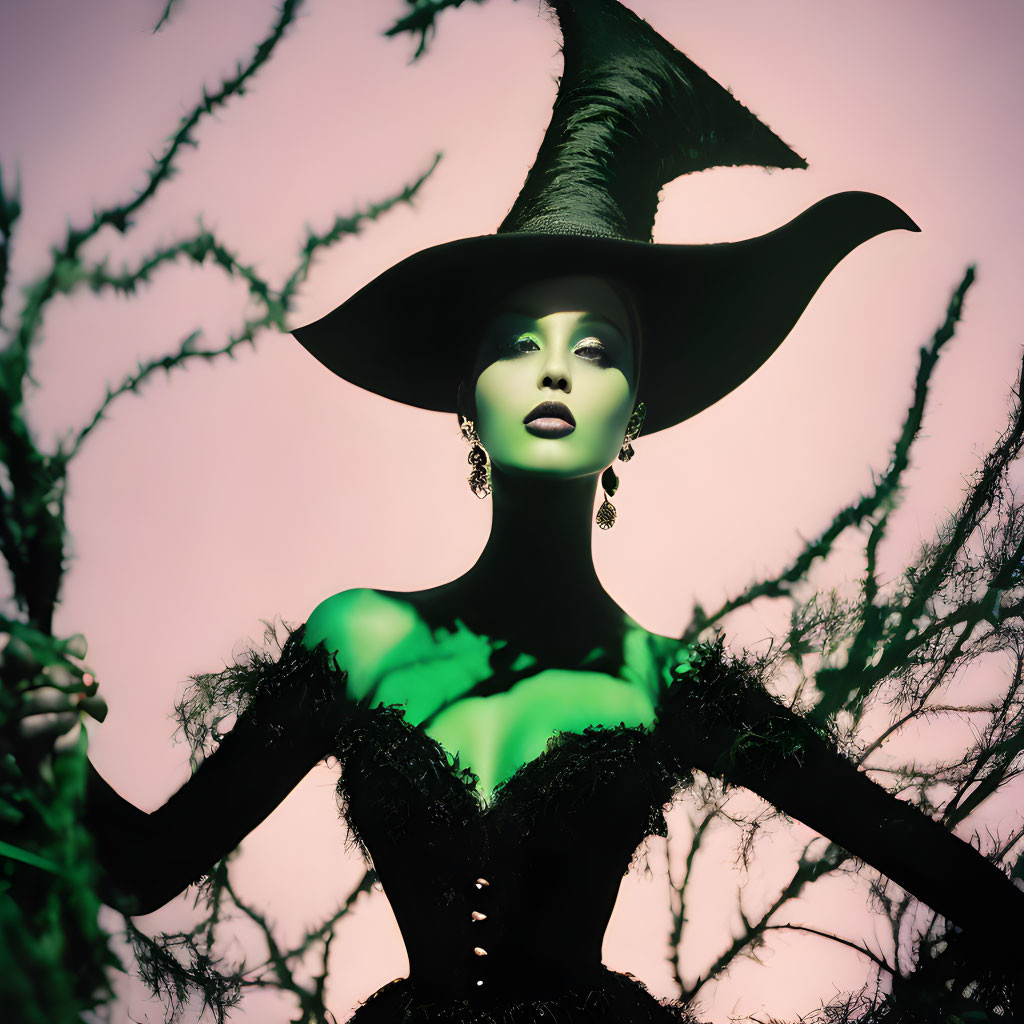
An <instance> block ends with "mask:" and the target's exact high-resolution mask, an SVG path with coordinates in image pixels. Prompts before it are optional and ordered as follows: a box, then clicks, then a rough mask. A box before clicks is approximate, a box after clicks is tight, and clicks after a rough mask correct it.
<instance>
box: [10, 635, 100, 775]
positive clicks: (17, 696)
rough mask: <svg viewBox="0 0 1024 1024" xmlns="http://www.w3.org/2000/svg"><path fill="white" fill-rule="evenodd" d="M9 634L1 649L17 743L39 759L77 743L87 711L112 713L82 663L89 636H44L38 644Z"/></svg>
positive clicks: (93, 714) (96, 717)
mask: <svg viewBox="0 0 1024 1024" xmlns="http://www.w3.org/2000/svg"><path fill="white" fill-rule="evenodd" d="M6 640H7V642H6V644H5V645H4V646H3V649H2V652H0V678H2V681H3V688H4V690H5V691H6V698H7V701H8V707H9V708H10V711H11V718H12V719H14V721H13V722H11V724H12V725H13V726H14V728H13V730H12V732H13V737H12V738H13V739H14V742H15V744H16V745H17V747H18V748H20V751H21V753H22V754H23V755H24V754H26V753H27V754H28V756H29V759H30V760H32V761H36V762H38V761H40V760H43V759H46V758H48V756H49V755H50V754H52V753H53V752H55V751H56V752H59V751H62V750H67V749H71V748H73V747H74V746H75V745H76V744H77V743H78V737H79V734H80V733H81V728H82V715H83V713H84V714H88V715H91V716H92V717H93V718H95V719H96V720H97V721H103V719H104V718H105V717H106V714H107V704H106V701H104V699H103V698H102V697H100V696H99V695H98V694H97V693H96V689H97V683H96V681H95V678H94V677H93V676H92V674H91V673H90V672H88V671H86V669H85V666H84V665H82V664H81V658H82V657H84V656H85V649H86V647H85V638H84V637H82V636H75V637H72V638H71V639H70V640H67V641H63V642H61V641H55V640H53V639H52V638H49V637H45V638H44V637H42V636H40V641H44V642H43V643H41V644H38V645H37V644H30V643H29V642H26V640H25V639H23V638H21V637H19V636H10V635H9V634H7V635H6ZM0 642H2V641H0ZM12 701H13V706H12V704H11V702H12Z"/></svg>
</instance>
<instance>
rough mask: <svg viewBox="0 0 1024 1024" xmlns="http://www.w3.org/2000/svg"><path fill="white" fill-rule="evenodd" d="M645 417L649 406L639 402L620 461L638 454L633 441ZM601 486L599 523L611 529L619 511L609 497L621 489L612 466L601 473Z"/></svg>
mask: <svg viewBox="0 0 1024 1024" xmlns="http://www.w3.org/2000/svg"><path fill="white" fill-rule="evenodd" d="M645 419H647V406H645V405H644V403H643V402H638V403H637V406H636V408H635V409H634V410H633V415H632V416H630V417H629V422H628V423H627V424H626V435H625V437H624V438H623V440H622V447H621V448H619V454H618V456H617V457H618V459H619V461H621V462H629V460H630V459H631V458H633V456H634V455H636V452H635V451H633V444H632V442H633V441H635V440H636V439H637V438H638V437H639V436H640V431H641V430H643V429H644V420H645ZM601 487H602V489H603V490H604V501H602V502H601V507H600V508H599V509H598V510H597V525H598V526H600V527H601V529H602V530H610V529H611V528H612V527H613V526H614V525H615V517H616V516H617V515H618V513H617V512H616V511H615V506H614V505H613V504H612V503H611V501H610V500H609V499H610V498H612V497H614V495H615V492H616V491H617V490H618V489H619V478H618V477H617V476H616V475H615V470H614V469H612V467H611V466H609V467H608V468H607V469H606V470H605V471H604V472H603V473H602V474H601Z"/></svg>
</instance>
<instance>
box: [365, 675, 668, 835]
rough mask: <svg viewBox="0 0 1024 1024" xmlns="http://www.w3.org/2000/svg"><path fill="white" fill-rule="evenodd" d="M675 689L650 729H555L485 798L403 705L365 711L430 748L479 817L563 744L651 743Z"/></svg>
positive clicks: (657, 708) (662, 696)
mask: <svg viewBox="0 0 1024 1024" xmlns="http://www.w3.org/2000/svg"><path fill="white" fill-rule="evenodd" d="M676 685H678V682H677V681H676V680H674V681H673V682H670V683H668V684H667V685H666V686H663V687H662V688H661V690H660V692H659V694H658V699H657V700H656V701H655V705H654V720H653V721H652V722H651V724H650V725H626V724H625V723H624V722H620V723H619V724H618V725H588V726H586V727H585V728H584V729H583V730H573V729H557V730H555V732H553V733H552V734H551V735H550V736H549V737H548V739H547V743H546V744H545V747H544V749H543V750H542V751H541V752H540V753H539V754H538V755H537V756H536V757H533V758H531V759H530V760H529V761H524V762H523V763H522V764H521V765H519V767H518V768H516V770H515V771H514V772H513V773H512V774H511V775H508V776H506V777H505V778H504V779H502V780H501V781H500V782H498V783H497V785H495V786H494V788H493V789H492V790H491V792H490V794H489V795H487V794H485V793H484V792H483V790H482V788H481V786H480V777H479V775H477V773H476V772H474V771H473V769H472V768H469V767H466V768H458V767H456V765H457V763H458V754H455V755H452V754H451V753H450V751H449V750H448V749H447V748H446V747H445V746H444V744H443V743H441V742H440V741H439V740H437V739H435V738H434V737H433V736H431V735H430V733H429V732H427V731H426V729H424V728H423V726H422V725H420V724H418V723H416V722H412V721H410V720H409V718H408V717H407V716H406V713H405V712H406V708H405V706H404V705H402V704H383V703H381V704H376V705H374V706H372V707H368V708H366V711H368V712H369V713H370V714H373V715H378V717H383V716H382V715H380V713H384V714H388V713H390V714H397V716H398V718H399V720H400V721H401V722H402V725H403V727H404V728H405V729H407V730H408V731H409V732H411V733H413V734H415V735H416V736H417V737H418V738H419V740H420V741H421V742H423V743H425V744H427V745H428V746H430V747H432V748H433V749H434V751H435V752H436V753H437V754H439V755H440V757H441V760H442V762H443V764H444V768H445V771H446V772H447V774H448V775H449V777H450V779H451V781H452V782H453V783H455V784H457V785H460V786H462V787H464V788H465V789H466V790H468V791H469V793H470V794H471V795H472V797H473V802H474V803H475V805H476V807H477V809H478V810H479V812H480V813H481V814H482V815H487V814H489V813H491V812H492V811H493V810H494V809H495V808H496V807H497V806H498V805H499V804H500V803H501V798H502V795H503V793H504V791H505V789H506V788H507V787H508V786H509V784H510V783H512V782H513V780H515V779H518V778H520V777H521V776H522V775H524V774H528V772H529V771H530V770H532V769H533V768H534V766H535V765H537V764H539V763H541V762H543V761H544V760H545V759H546V758H547V757H548V756H549V755H551V754H553V753H554V752H555V751H556V750H557V749H558V748H559V747H560V746H561V745H562V744H563V743H565V742H566V741H568V742H576V741H579V740H586V739H587V738H589V737H593V736H596V735H599V734H604V735H608V734H610V733H615V734H618V735H626V734H628V733H635V734H637V735H643V736H645V737H646V738H647V739H648V740H653V739H654V738H655V736H656V735H657V733H658V730H659V728H660V726H661V723H662V713H663V711H664V709H665V701H666V697H667V695H668V693H669V691H670V690H672V688H673V687H674V686H676Z"/></svg>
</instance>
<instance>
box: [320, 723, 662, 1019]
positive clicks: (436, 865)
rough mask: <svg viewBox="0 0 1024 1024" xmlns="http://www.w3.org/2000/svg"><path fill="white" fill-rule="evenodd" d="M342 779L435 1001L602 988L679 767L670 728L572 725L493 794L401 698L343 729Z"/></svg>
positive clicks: (349, 812)
mask: <svg viewBox="0 0 1024 1024" xmlns="http://www.w3.org/2000/svg"><path fill="white" fill-rule="evenodd" d="M340 739H341V743H340V745H339V749H338V756H339V758H340V759H341V761H342V777H341V783H340V785H339V788H340V790H341V792H342V795H343V798H344V799H345V813H346V817H347V819H348V822H349V824H350V826H351V828H352V830H353V832H354V834H355V835H356V836H358V838H359V841H360V842H361V843H362V844H363V847H364V849H365V850H366V851H367V852H368V854H369V855H370V857H371V859H372V862H373V864H374V866H375V868H376V870H377V872H378V875H379V877H380V880H381V883H382V884H383V886H384V889H385V891H386V893H387V895H388V898H389V899H390V901H391V905H392V908H393V909H394V913H395V916H396V918H397V920H398V924H399V927H400V929H401V931H402V936H403V938H404V940H405V944H406V949H407V952H408V956H409V964H410V981H411V982H412V983H413V984H414V985H415V987H416V990H417V993H418V994H419V995H421V996H422V997H423V998H426V999H429V1000H430V1001H431V1002H434V1001H439V1002H443V1001H447V1000H453V999H455V1000H459V999H468V1000H471V1001H472V1002H474V1003H478V1004H481V1005H489V1004H493V1003H495V1002H497V1003H503V1002H507V1001H509V1000H513V999H516V998H519V999H521V998H523V997H524V996H527V997H529V998H533V999H542V998H546V999H550V998H552V997H554V996H555V995H557V993H559V992H561V991H563V990H564V989H565V988H566V986H567V985H578V986H587V985H592V986H593V985H596V984H598V982H599V980H600V978H601V975H602V968H601V944H602V940H603V938H604V932H605V929H606V927H607V924H608V920H609V918H610V916H611V912H612V909H613V907H614V904H615V898H616V895H617V894H618V889H619V882H620V879H621V877H622V875H623V873H624V872H625V871H626V870H627V869H628V867H629V864H630V861H631V858H632V855H633V852H634V850H635V849H636V847H637V846H638V845H639V844H640V843H641V842H642V841H643V839H644V838H645V837H646V836H648V835H652V834H658V835H664V834H665V822H664V816H663V806H664V805H665V804H666V803H667V802H668V801H669V800H670V799H671V796H672V790H673V782H674V780H673V778H672V774H671V772H670V771H669V770H668V769H667V767H666V763H665V760H664V758H663V757H662V756H661V751H660V750H659V736H658V730H657V728H655V730H654V731H653V732H650V731H648V730H645V729H643V728H627V727H624V726H623V727H619V728H614V729H588V730H587V731H585V732H584V733H562V734H559V736H558V737H557V738H556V739H554V740H553V741H552V742H551V743H550V744H549V747H548V749H547V751H546V752H545V753H544V754H542V755H541V756H540V757H538V758H536V759H535V760H533V761H530V762H529V763H527V764H525V765H523V766H522V767H521V768H520V769H519V771H517V772H516V773H515V774H514V775H513V776H512V777H511V778H509V779H508V780H506V781H505V782H504V783H503V784H502V785H500V786H499V787H498V788H497V790H496V791H495V794H494V796H493V797H492V799H491V800H490V801H488V802H486V803H485V802H483V801H482V800H481V798H480V797H479V796H478V794H477V789H476V780H475V778H474V776H473V775H472V773H471V772H470V771H468V770H467V769H463V770H461V771H460V770H459V769H458V768H457V767H452V766H451V765H450V764H449V761H448V757H447V755H446V754H445V752H444V750H442V748H441V747H440V746H439V745H438V744H437V742H436V741H435V740H433V739H432V738H431V737H430V736H428V735H427V734H426V733H425V732H423V731H422V730H421V729H418V728H415V727H413V726H412V725H410V724H409V723H408V722H406V721H405V719H404V718H403V716H402V713H401V711H400V710H399V709H396V708H376V709H372V710H370V709H364V710H360V711H359V712H357V713H356V714H355V715H353V716H352V718H351V719H350V721H349V723H348V728H346V729H345V730H343V731H342V733H341V734H340Z"/></svg>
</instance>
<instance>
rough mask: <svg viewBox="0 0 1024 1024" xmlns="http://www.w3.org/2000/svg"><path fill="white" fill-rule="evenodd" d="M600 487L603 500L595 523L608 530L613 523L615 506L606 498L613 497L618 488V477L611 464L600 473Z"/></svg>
mask: <svg viewBox="0 0 1024 1024" xmlns="http://www.w3.org/2000/svg"><path fill="white" fill-rule="evenodd" d="M601 487H602V488H603V489H604V501H602V502H601V507H600V508H599V509H598V510H597V525H598V526H600V527H601V529H602V530H610V529H611V528H612V527H613V526H614V525H615V516H616V514H617V513H616V511H615V506H614V505H613V504H612V503H611V502H610V501H609V500H608V499H609V498H611V497H613V496H614V494H615V492H616V491H617V490H618V489H619V478H618V477H617V476H616V475H615V470H614V469H612V467H611V466H609V467H608V468H607V469H606V470H605V471H604V472H603V473H602V474H601Z"/></svg>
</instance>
